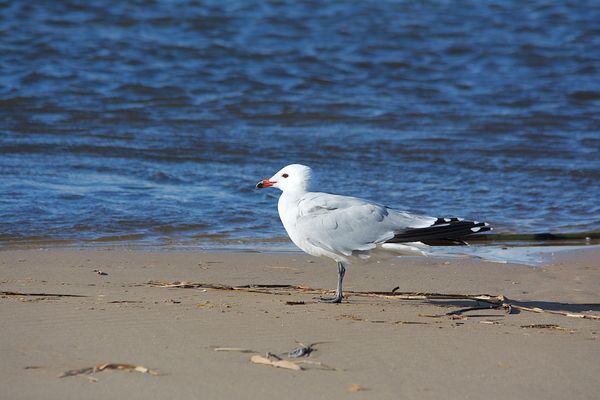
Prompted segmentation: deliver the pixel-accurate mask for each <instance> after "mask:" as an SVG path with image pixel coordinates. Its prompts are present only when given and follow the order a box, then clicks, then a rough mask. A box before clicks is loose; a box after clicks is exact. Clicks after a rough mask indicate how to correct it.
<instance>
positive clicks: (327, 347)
mask: <svg viewBox="0 0 600 400" xmlns="http://www.w3.org/2000/svg"><path fill="white" fill-rule="evenodd" d="M95 270H96V271H101V272H103V273H104V274H106V275H104V274H102V275H101V274H99V273H98V272H95ZM0 271H1V275H0V276H1V278H0V290H1V291H3V292H4V294H3V295H1V296H0V319H1V321H2V324H1V325H0V326H1V328H0V338H1V339H0V354H2V359H3V361H2V363H0V387H1V388H2V396H1V397H2V398H3V399H38V398H44V399H70V398H72V399H81V398H86V399H96V398H98V399H100V398H102V399H106V398H129V399H153V398H156V399H159V398H161V399H164V398H172V399H189V398H207V399H231V398H242V399H245V398H274V397H279V398H287V399H328V400H332V399H341V398H344V399H345V398H370V399H375V398H376V399H398V398H419V399H439V398H445V399H458V398H461V399H481V398H487V399H500V398H504V399H505V398H528V399H564V398H569V399H589V398H594V397H596V396H597V393H598V391H599V390H600V380H599V379H598V377H599V376H600V340H599V337H600V320H595V319H583V318H573V317H568V316H563V315H558V314H550V313H535V312H529V311H521V312H518V310H513V313H511V314H508V313H506V312H505V310H502V309H493V310H476V311H467V312H464V313H460V314H456V315H446V314H447V313H449V312H453V311H457V310H461V309H463V308H465V307H472V306H475V305H476V304H475V303H474V302H471V301H458V300H454V301H427V300H398V299H388V298H372V297H360V296H350V297H348V298H347V299H346V300H345V302H344V303H342V304H339V305H330V304H320V303H317V302H315V301H314V299H313V298H314V297H315V294H312V293H305V292H302V291H297V290H291V291H290V292H287V293H286V294H266V293H254V292H247V291H231V290H214V289H202V288H188V289H185V288H165V287H152V286H150V285H148V282H149V281H162V282H174V281H187V282H204V283H212V284H217V283H218V284H226V285H247V284H286V285H287V284H289V285H304V286H309V287H312V288H323V289H332V288H333V287H334V285H335V279H336V276H335V274H336V272H335V265H334V264H333V263H332V262H330V261H327V260H318V259H314V258H311V257H308V256H304V255H301V254H255V253H203V252H197V253H174V252H142V251H126V250H26V251H3V252H0ZM395 287H399V288H400V289H399V290H400V291H403V292H440V293H488V294H492V295H499V294H502V295H504V296H506V297H507V298H510V299H513V300H516V301H519V303H518V304H520V305H523V306H528V307H542V308H544V309H547V310H554V311H567V312H572V313H578V314H581V313H583V314H586V315H592V316H598V315H600V306H599V305H598V303H600V251H599V250H598V249H597V248H590V249H588V250H580V251H575V252H568V253H565V254H561V255H557V256H556V257H554V258H553V259H552V260H550V261H549V263H548V264H547V265H545V266H542V267H537V268H533V267H527V266H521V265H511V264H498V263H490V262H485V261H480V260H460V259H444V258H404V259H402V260H394V261H392V262H387V263H382V264H373V265H369V266H356V267H354V266H353V267H351V268H350V269H349V271H348V273H347V275H346V289H348V290H353V291H389V290H391V289H393V288H395ZM10 292H12V293H10ZM16 293H21V294H16ZM35 293H37V294H39V295H35V296H26V295H25V294H35ZM48 294H70V295H81V296H85V297H62V296H50V295H48ZM288 302H292V303H294V305H289V304H288ZM302 302H304V304H295V303H302ZM479 305H480V306H484V305H485V304H479ZM296 341H299V342H302V343H305V344H310V343H318V344H316V345H315V346H314V347H315V349H316V350H315V351H314V352H313V353H312V354H311V355H310V357H309V358H307V360H309V361H312V362H314V364H305V365H304V368H305V370H302V371H292V370H286V369H279V368H273V367H270V366H264V365H257V364H253V363H251V362H250V361H249V359H250V357H251V356H252V354H251V353H241V352H217V351H215V350H214V349H215V348H216V347H239V348H246V349H251V350H254V351H256V352H257V353H259V354H262V355H265V353H267V352H271V353H276V354H279V355H281V356H285V353H286V352H287V351H289V350H291V349H293V348H295V347H297V346H298V344H297V343H296ZM284 358H285V357H284ZM319 362H320V363H322V364H324V365H326V366H329V367H332V368H334V370H327V369H324V368H323V366H319V365H318V364H316V363H319ZM101 363H128V364H134V365H141V366H144V367H147V368H150V369H152V370H156V371H158V372H159V374H160V375H158V376H153V375H150V374H144V373H139V372H126V371H114V370H111V371H102V372H97V373H94V374H92V375H89V376H88V375H82V376H71V377H64V378H59V376H60V375H61V374H63V373H64V372H65V371H68V370H73V369H79V368H84V367H90V366H93V365H96V364H101Z"/></svg>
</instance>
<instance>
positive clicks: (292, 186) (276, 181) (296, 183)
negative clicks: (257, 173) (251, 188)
mask: <svg viewBox="0 0 600 400" xmlns="http://www.w3.org/2000/svg"><path fill="white" fill-rule="evenodd" d="M311 177H312V170H311V169H310V168H309V167H307V166H306V165H301V164H290V165H287V166H285V167H283V168H281V169H280V170H279V171H278V172H277V173H276V174H275V175H273V176H272V177H271V178H267V179H263V180H262V181H260V182H258V183H257V184H256V188H257V189H262V188H266V187H269V186H272V187H275V188H278V189H280V190H281V191H282V192H296V191H297V192H307V191H308V190H309V189H310V181H311Z"/></svg>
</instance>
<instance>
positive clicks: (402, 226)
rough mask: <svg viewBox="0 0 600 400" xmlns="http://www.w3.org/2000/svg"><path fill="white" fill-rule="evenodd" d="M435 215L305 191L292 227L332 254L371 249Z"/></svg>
mask: <svg viewBox="0 0 600 400" xmlns="http://www.w3.org/2000/svg"><path fill="white" fill-rule="evenodd" d="M435 220H436V218H432V217H427V216H420V215H415V214H410V213H407V212H401V211H396V210H393V209H391V208H388V207H385V206H382V205H379V204H376V203H371V202H368V201H366V200H362V199H359V198H356V197H347V196H338V195H332V194H328V193H314V192H313V193H307V194H306V195H304V196H303V197H302V198H301V199H300V201H299V203H298V217H297V222H296V227H297V229H298V232H299V233H301V234H302V235H303V236H304V238H305V239H306V240H307V241H309V242H310V243H312V244H314V245H316V246H320V247H322V248H325V249H327V250H329V251H332V252H334V253H338V254H343V255H347V256H349V255H351V254H352V252H353V251H365V250H371V249H373V248H374V247H375V246H376V245H377V244H379V243H383V242H385V241H386V240H389V239H392V238H393V237H394V235H395V234H397V233H398V232H402V231H404V230H406V229H408V228H420V227H426V226H430V225H431V224H433V223H434V222H435Z"/></svg>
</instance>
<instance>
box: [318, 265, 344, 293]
mask: <svg viewBox="0 0 600 400" xmlns="http://www.w3.org/2000/svg"><path fill="white" fill-rule="evenodd" d="M337 267H338V282H337V289H336V290H335V296H333V297H321V298H320V299H319V301H321V302H323V303H341V302H342V298H343V296H342V282H343V281H344V275H345V274H346V267H345V266H344V263H342V262H341V261H338V262H337Z"/></svg>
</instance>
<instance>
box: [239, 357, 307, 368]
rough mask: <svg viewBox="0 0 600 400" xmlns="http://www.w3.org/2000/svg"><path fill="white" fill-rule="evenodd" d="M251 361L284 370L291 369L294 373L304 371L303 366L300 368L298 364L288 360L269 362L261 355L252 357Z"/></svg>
mask: <svg viewBox="0 0 600 400" xmlns="http://www.w3.org/2000/svg"><path fill="white" fill-rule="evenodd" d="M250 361H251V362H253V363H254V364H264V365H270V366H272V367H276V368H284V369H291V370H293V371H301V370H302V367H301V366H299V365H298V364H294V363H293V362H291V361H287V360H276V361H272V360H269V359H268V358H266V357H263V356H259V355H254V356H252V357H251V358H250Z"/></svg>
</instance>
